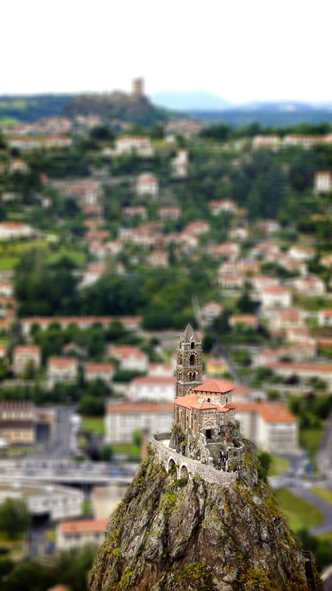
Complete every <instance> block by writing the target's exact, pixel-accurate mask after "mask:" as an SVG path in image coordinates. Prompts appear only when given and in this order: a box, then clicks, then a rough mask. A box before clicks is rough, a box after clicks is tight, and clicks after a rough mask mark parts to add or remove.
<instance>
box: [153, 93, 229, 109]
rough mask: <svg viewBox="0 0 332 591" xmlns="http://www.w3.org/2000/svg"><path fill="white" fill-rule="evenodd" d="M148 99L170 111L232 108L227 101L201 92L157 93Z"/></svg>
mask: <svg viewBox="0 0 332 591" xmlns="http://www.w3.org/2000/svg"><path fill="white" fill-rule="evenodd" d="M150 99H151V101H152V103H154V104H155V105H158V106H159V107H163V108H164V109H170V110H171V111H190V110H203V111H223V110H225V109H231V108H232V107H233V105H232V103H230V102H229V101H226V100H225V99H222V98H220V97H219V96H216V95H215V94H211V93H209V92H205V91H203V90H192V91H188V92H175V91H174V92H173V91H165V92H157V93H155V94H153V95H151V96H150Z"/></svg>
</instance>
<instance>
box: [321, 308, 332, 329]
mask: <svg viewBox="0 0 332 591" xmlns="http://www.w3.org/2000/svg"><path fill="white" fill-rule="evenodd" d="M317 318H318V324H319V326H332V309H329V308H328V309H326V310H320V311H319V312H318V313H317Z"/></svg>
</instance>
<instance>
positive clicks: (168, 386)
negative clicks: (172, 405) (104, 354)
mask: <svg viewBox="0 0 332 591" xmlns="http://www.w3.org/2000/svg"><path fill="white" fill-rule="evenodd" d="M128 396H129V398H130V400H132V401H133V402H139V401H143V400H144V401H149V402H171V401H173V400H174V398H175V377H174V376H170V377H154V376H145V377H141V378H135V379H134V380H132V381H131V382H130V385H129V389H128Z"/></svg>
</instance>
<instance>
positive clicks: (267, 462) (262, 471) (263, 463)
mask: <svg viewBox="0 0 332 591" xmlns="http://www.w3.org/2000/svg"><path fill="white" fill-rule="evenodd" d="M257 457H258V460H259V463H260V465H259V466H258V476H260V478H263V480H265V481H266V480H267V477H268V474H269V470H270V466H271V462H272V456H271V454H269V452H268V451H262V452H261V453H260V454H258V456H257Z"/></svg>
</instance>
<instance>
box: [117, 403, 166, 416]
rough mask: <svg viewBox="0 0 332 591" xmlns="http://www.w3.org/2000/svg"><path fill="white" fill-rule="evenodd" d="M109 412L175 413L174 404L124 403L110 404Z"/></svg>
mask: <svg viewBox="0 0 332 591" xmlns="http://www.w3.org/2000/svg"><path fill="white" fill-rule="evenodd" d="M107 411H108V412H109V413H110V414H112V413H119V414H127V413H131V414H132V413H141V412H152V413H172V412H173V411H174V403H173V402H132V403H130V402H122V403H120V404H109V405H108V408H107Z"/></svg>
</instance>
